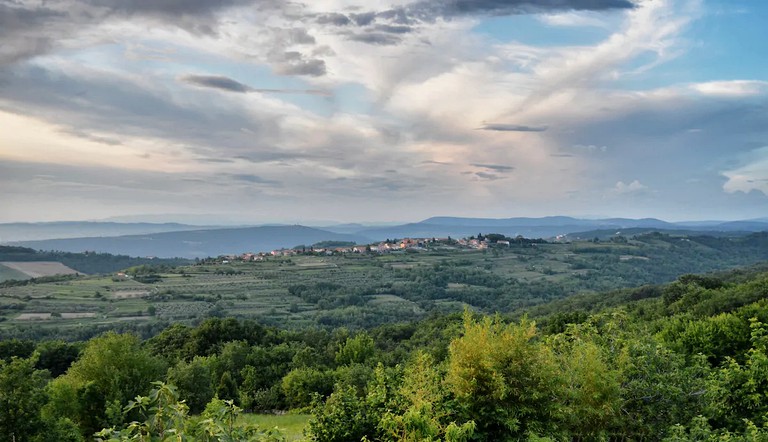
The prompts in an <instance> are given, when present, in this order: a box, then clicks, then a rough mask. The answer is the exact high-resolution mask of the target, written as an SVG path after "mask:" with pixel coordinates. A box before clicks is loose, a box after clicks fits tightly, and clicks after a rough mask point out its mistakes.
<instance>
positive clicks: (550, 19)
mask: <svg viewBox="0 0 768 442" xmlns="http://www.w3.org/2000/svg"><path fill="white" fill-rule="evenodd" d="M536 18H537V19H538V20H539V21H540V22H542V23H544V24H546V25H549V26H563V27H595V28H603V29H608V27H609V25H608V23H607V22H606V20H605V19H604V17H601V16H598V15H596V14H594V13H584V12H575V11H568V12H559V13H554V14H542V15H538V16H537V17H536Z"/></svg>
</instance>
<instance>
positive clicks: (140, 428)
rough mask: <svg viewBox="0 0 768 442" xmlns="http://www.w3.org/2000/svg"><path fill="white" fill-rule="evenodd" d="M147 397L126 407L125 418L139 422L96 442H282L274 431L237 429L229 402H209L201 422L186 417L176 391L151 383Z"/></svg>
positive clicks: (109, 430)
mask: <svg viewBox="0 0 768 442" xmlns="http://www.w3.org/2000/svg"><path fill="white" fill-rule="evenodd" d="M153 385H155V388H154V389H152V390H151V391H150V392H149V394H148V395H147V396H137V397H136V398H135V400H133V401H130V402H129V403H128V405H127V406H126V407H125V409H124V412H125V413H126V414H133V413H138V414H139V415H140V416H141V417H142V420H136V421H132V422H130V423H129V424H127V425H126V426H125V427H123V428H121V429H119V430H117V429H115V428H105V429H103V430H101V431H99V432H98V433H96V436H97V437H96V440H97V441H99V442H123V441H181V440H199V441H202V442H214V441H215V442H238V441H244V440H249V441H256V442H282V441H284V440H285V439H284V438H283V437H282V436H281V435H280V434H279V432H278V431H276V430H267V431H262V430H260V429H258V428H257V427H255V426H249V425H245V426H243V425H236V424H235V422H236V420H237V416H238V415H239V414H240V411H241V410H240V408H238V407H237V406H236V405H234V403H232V401H223V400H220V399H214V400H212V401H211V402H210V403H209V404H208V405H207V406H206V409H205V411H204V412H203V414H202V416H201V418H200V419H196V418H193V417H190V416H189V408H188V407H187V406H186V404H185V403H184V402H183V401H179V396H178V393H177V391H176V388H175V387H174V386H172V385H169V384H164V383H162V382H154V383H153Z"/></svg>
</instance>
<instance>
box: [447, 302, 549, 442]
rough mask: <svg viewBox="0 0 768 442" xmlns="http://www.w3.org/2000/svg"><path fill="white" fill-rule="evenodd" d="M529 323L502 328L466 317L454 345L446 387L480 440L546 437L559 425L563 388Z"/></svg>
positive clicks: (497, 321) (493, 320)
mask: <svg viewBox="0 0 768 442" xmlns="http://www.w3.org/2000/svg"><path fill="white" fill-rule="evenodd" d="M535 336H536V328H535V325H534V324H533V323H531V322H529V321H527V320H523V321H522V322H521V323H520V324H510V325H507V324H504V323H502V322H501V319H500V318H498V317H496V318H490V317H486V318H484V319H483V320H481V321H479V322H476V321H475V320H473V319H472V316H471V314H470V313H469V312H466V313H465V315H464V335H463V336H462V337H460V338H458V339H455V340H454V341H453V342H451V345H450V350H449V351H450V356H449V359H448V372H447V375H446V382H447V385H448V388H449V390H450V391H451V392H452V393H453V395H454V396H455V397H456V399H457V401H458V408H459V413H458V414H459V415H460V416H461V418H462V419H463V420H464V421H465V422H468V421H471V420H474V421H475V423H476V424H477V430H476V433H475V437H479V438H480V439H481V440H489V441H492V440H509V439H513V438H519V437H523V436H525V435H527V434H529V433H547V432H551V431H552V430H553V428H552V425H553V423H556V421H555V420H553V419H552V417H553V416H554V415H555V413H556V410H555V407H556V406H557V404H556V403H555V402H554V401H553V400H552V399H553V397H556V396H557V394H556V393H557V389H558V387H559V385H558V380H557V377H556V374H557V373H556V369H555V361H554V356H553V354H552V352H551V351H550V350H549V349H548V348H546V347H545V346H543V345H541V344H540V343H539V342H537V341H536V340H534V338H535Z"/></svg>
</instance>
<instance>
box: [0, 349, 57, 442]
mask: <svg viewBox="0 0 768 442" xmlns="http://www.w3.org/2000/svg"><path fill="white" fill-rule="evenodd" d="M36 362H37V361H36V360H35V358H34V357H33V358H28V359H21V358H18V357H15V356H14V357H12V358H11V360H10V361H9V362H5V361H3V360H0V437H2V438H3V439H4V440H18V441H24V440H29V439H31V438H32V437H33V436H34V435H35V434H36V433H37V432H38V431H39V429H40V425H41V424H42V421H41V418H40V415H39V410H40V408H41V407H42V406H43V404H45V401H46V399H47V398H46V395H45V391H44V389H43V387H44V386H45V384H46V382H48V373H47V372H46V371H43V370H37V369H35V363H36Z"/></svg>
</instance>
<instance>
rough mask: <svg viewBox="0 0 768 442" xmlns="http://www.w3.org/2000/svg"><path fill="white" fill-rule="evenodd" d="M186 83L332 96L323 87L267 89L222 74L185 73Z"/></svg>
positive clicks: (200, 85) (266, 92) (250, 90)
mask: <svg viewBox="0 0 768 442" xmlns="http://www.w3.org/2000/svg"><path fill="white" fill-rule="evenodd" d="M180 80H181V81H182V82H184V83H188V84H191V85H194V86H199V87H207V88H212V89H219V90H223V91H226V92H238V93H248V92H259V93H263V94H307V95H322V96H330V95H331V93H330V92H328V91H324V90H321V89H265V88H253V87H251V86H248V85H246V84H243V83H240V82H239V81H236V80H233V79H231V78H229V77H224V76H220V75H185V76H182V77H181V78H180Z"/></svg>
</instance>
